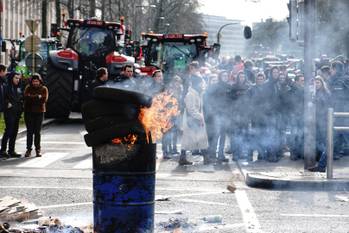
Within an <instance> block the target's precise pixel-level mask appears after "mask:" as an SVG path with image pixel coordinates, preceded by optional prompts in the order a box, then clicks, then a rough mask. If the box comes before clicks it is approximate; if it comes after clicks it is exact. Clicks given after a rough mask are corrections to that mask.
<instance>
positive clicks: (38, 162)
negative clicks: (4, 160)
mask: <svg viewBox="0 0 349 233" xmlns="http://www.w3.org/2000/svg"><path fill="white" fill-rule="evenodd" d="M66 155H68V153H60V152H47V153H44V154H43V155H42V157H35V158H32V159H30V160H29V161H27V162H24V163H21V164H19V165H17V166H16V167H29V168H43V167H46V166H47V165H49V164H51V163H53V162H55V161H57V160H60V159H62V158H63V157H65V156H66Z"/></svg>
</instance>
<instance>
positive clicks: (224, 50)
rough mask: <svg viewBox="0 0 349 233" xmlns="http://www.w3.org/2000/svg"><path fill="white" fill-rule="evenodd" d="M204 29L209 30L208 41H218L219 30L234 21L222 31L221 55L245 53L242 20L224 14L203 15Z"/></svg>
mask: <svg viewBox="0 0 349 233" xmlns="http://www.w3.org/2000/svg"><path fill="white" fill-rule="evenodd" d="M203 21H204V29H205V31H207V32H208V43H209V44H213V43H215V42H217V33H218V30H219V29H220V28H221V27H222V26H223V25H225V24H228V23H233V25H229V26H226V27H224V29H223V30H222V31H221V33H220V43H221V53H220V54H221V56H231V57H234V56H235V55H244V51H245V39H244V36H243V26H242V25H241V21H240V20H233V19H228V18H226V17H223V16H215V15H203Z"/></svg>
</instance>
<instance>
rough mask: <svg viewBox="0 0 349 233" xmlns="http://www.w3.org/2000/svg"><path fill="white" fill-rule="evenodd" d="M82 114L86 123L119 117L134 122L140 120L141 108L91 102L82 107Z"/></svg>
mask: <svg viewBox="0 0 349 233" xmlns="http://www.w3.org/2000/svg"><path fill="white" fill-rule="evenodd" d="M81 113H82V118H83V119H84V121H85V122H87V121H90V120H94V119H96V118H98V117H103V116H119V117H123V118H126V119H130V120H133V119H137V118H138V114H139V108H138V107H137V106H136V105H133V104H120V103H117V102H110V101H101V100H91V101H88V102H86V103H84V104H83V105H82V107H81Z"/></svg>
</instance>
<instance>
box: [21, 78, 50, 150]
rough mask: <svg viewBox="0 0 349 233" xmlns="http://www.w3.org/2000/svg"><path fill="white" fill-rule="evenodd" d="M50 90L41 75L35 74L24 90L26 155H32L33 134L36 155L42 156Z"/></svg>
mask: <svg viewBox="0 0 349 233" xmlns="http://www.w3.org/2000/svg"><path fill="white" fill-rule="evenodd" d="M47 99H48V90H47V88H46V87H45V86H44V84H43V81H42V79H41V76H40V75H39V74H33V75H32V77H31V80H30V83H29V85H28V86H27V87H26V88H25V90H24V121H25V125H26V127H27V151H26V152H25V157H30V155H31V150H32V145H33V136H34V145H35V151H36V157H41V146H40V138H41V126H42V121H43V119H44V113H45V112H46V102H47Z"/></svg>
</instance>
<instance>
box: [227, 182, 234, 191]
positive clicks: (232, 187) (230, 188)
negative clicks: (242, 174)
mask: <svg viewBox="0 0 349 233" xmlns="http://www.w3.org/2000/svg"><path fill="white" fill-rule="evenodd" d="M227 189H228V190H229V191H230V192H232V193H234V192H235V190H236V186H235V185H234V184H233V183H232V184H228V185H227Z"/></svg>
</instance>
